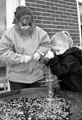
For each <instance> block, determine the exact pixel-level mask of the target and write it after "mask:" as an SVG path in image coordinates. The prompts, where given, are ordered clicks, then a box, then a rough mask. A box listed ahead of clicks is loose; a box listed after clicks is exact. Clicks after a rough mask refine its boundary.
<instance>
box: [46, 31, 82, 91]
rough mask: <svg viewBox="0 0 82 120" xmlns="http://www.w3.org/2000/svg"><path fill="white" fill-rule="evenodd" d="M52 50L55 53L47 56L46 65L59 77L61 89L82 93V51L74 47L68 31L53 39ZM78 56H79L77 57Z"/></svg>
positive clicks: (59, 33)
mask: <svg viewBox="0 0 82 120" xmlns="http://www.w3.org/2000/svg"><path fill="white" fill-rule="evenodd" d="M51 50H52V51H53V53H54V57H53V55H52V53H50V55H47V57H48V58H49V60H48V61H47V63H46V65H47V66H49V67H50V69H51V72H52V73H53V74H55V75H57V76H58V80H62V82H60V87H61V89H63V90H68V91H73V92H82V67H81V65H82V64H81V62H80V61H82V58H81V59H80V58H78V57H77V56H78V55H79V54H80V56H81V57H82V50H80V49H79V48H76V47H73V40H72V38H71V36H70V34H69V33H68V32H66V31H62V32H58V33H56V34H55V35H54V36H53V37H52V42H51ZM76 55H77V56H76Z"/></svg>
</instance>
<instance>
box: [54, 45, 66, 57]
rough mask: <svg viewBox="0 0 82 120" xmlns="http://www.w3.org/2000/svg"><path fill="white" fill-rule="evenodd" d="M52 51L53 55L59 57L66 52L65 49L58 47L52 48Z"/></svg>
mask: <svg viewBox="0 0 82 120" xmlns="http://www.w3.org/2000/svg"><path fill="white" fill-rule="evenodd" d="M52 49H53V51H54V53H56V55H61V54H63V53H64V52H65V51H66V50H67V48H66V47H59V46H53V47H52Z"/></svg>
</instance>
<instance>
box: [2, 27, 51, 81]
mask: <svg viewBox="0 0 82 120" xmlns="http://www.w3.org/2000/svg"><path fill="white" fill-rule="evenodd" d="M49 43H50V38H49V36H48V34H47V33H46V32H45V31H44V30H42V29H41V28H39V27H37V26H36V28H35V31H34V32H33V34H32V35H30V36H26V37H25V36H21V35H20V34H19V33H18V32H17V31H16V29H15V26H13V27H11V28H10V29H8V30H7V31H5V32H4V34H3V35H2V38H1V40H0V59H1V60H2V61H4V62H5V63H6V67H7V72H6V78H7V79H8V80H10V81H14V82H20V83H33V82H35V81H37V80H40V79H42V78H43V70H42V64H41V63H40V62H39V61H35V60H33V59H31V61H30V62H28V63H20V60H19V61H18V60H17V58H19V57H20V56H19V54H22V55H30V56H31V57H33V55H34V53H35V52H39V53H40V54H41V56H44V55H45V54H46V53H47V51H48V48H49Z"/></svg>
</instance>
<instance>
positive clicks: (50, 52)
mask: <svg viewBox="0 0 82 120" xmlns="http://www.w3.org/2000/svg"><path fill="white" fill-rule="evenodd" d="M53 57H54V53H53V52H52V51H50V50H49V51H48V53H47V54H46V55H45V58H49V59H50V58H53Z"/></svg>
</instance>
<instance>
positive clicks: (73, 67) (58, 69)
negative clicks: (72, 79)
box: [47, 55, 80, 75]
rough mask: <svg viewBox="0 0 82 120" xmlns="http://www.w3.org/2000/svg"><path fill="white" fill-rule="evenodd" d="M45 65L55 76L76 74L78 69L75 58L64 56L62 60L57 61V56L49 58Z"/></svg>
mask: <svg viewBox="0 0 82 120" xmlns="http://www.w3.org/2000/svg"><path fill="white" fill-rule="evenodd" d="M47 65H48V66H49V67H50V69H51V71H52V73H53V74H55V75H66V74H68V73H77V72H78V70H79V67H80V64H79V62H77V58H75V57H74V56H72V55H68V56H66V57H65V58H64V59H61V61H60V60H59V58H58V57H57V56H55V57H54V58H51V59H50V60H49V61H48V62H47Z"/></svg>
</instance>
